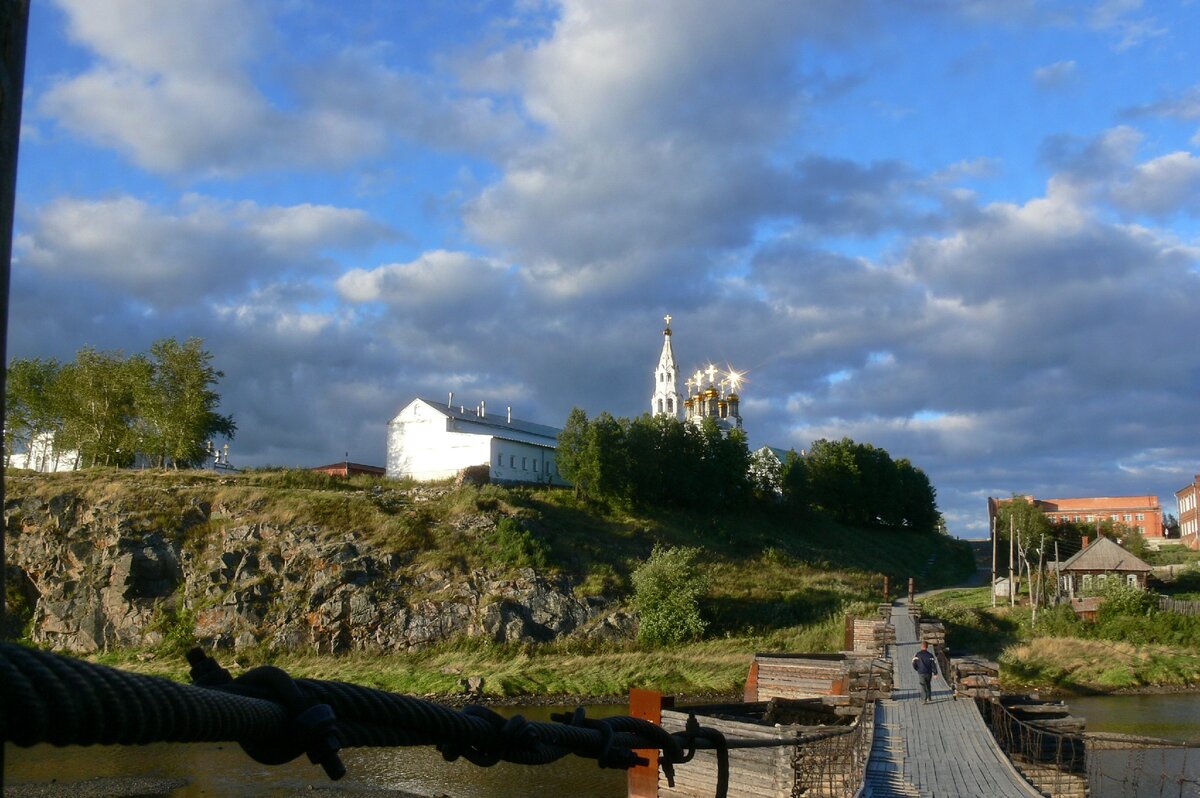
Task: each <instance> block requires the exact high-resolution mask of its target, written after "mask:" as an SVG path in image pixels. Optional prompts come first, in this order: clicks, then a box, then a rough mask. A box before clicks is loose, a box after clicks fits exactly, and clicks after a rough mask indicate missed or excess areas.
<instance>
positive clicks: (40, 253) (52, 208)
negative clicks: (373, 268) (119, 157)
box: [19, 195, 390, 307]
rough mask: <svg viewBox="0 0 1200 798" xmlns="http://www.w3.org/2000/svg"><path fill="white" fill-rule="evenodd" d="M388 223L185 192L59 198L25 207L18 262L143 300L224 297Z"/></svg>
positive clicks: (309, 265)
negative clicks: (153, 198)
mask: <svg viewBox="0 0 1200 798" xmlns="http://www.w3.org/2000/svg"><path fill="white" fill-rule="evenodd" d="M389 235H390V234H389V231H388V230H387V229H386V228H385V227H383V226H382V225H380V224H379V223H377V222H375V221H373V220H371V219H370V218H369V217H368V216H367V215H366V214H365V213H363V212H362V211H357V210H352V209H344V208H331V207H321V206H313V205H299V206H293V207H260V206H258V205H257V204H255V203H252V202H241V203H227V202H221V201H216V200H212V199H208V198H204V197H199V196H196V195H192V196H189V197H186V198H185V199H184V201H183V203H182V204H181V207H180V209H179V211H177V212H174V213H172V212H167V211H164V210H161V209H159V208H156V207H154V206H151V205H149V204H147V203H146V202H144V201H142V200H139V199H136V198H134V197H128V196H124V197H113V198H110V199H102V200H87V199H77V198H62V199H58V200H55V201H53V202H51V203H49V204H48V205H46V206H45V207H43V208H40V209H38V210H37V211H35V212H34V213H33V214H32V219H31V222H30V223H29V225H28V230H27V232H26V233H25V235H24V236H23V237H22V239H21V249H20V251H19V257H20V259H21V263H22V265H23V266H27V267H31V268H34V269H37V270H39V271H41V272H45V273H47V274H53V275H58V276H63V277H70V278H73V279H80V280H85V281H89V282H92V283H95V284H97V285H103V286H108V287H112V288H116V289H120V290H122V291H124V292H126V293H127V294H128V295H129V296H131V297H132V298H135V299H137V300H139V301H141V302H143V303H146V304H148V305H150V306H160V307H161V306H167V307H169V306H178V305H181V304H184V303H190V302H196V301H197V300H202V299H204V298H212V297H224V296H231V295H235V294H237V293H239V292H241V291H245V290H246V289H248V288H249V287H251V286H254V285H261V284H264V283H269V282H270V281H272V280H275V279H278V278H280V277H281V276H282V275H285V274H289V273H290V274H293V275H296V276H302V277H307V276H313V275H319V274H322V273H326V274H327V273H329V272H330V271H332V269H333V268H334V265H333V263H332V262H331V261H329V260H328V259H326V258H325V257H324V256H323V254H322V253H323V252H324V251H326V250H328V249H330V248H361V247H365V246H368V245H370V244H372V243H374V242H377V241H379V240H381V239H383V238H386V237H388V236H389Z"/></svg>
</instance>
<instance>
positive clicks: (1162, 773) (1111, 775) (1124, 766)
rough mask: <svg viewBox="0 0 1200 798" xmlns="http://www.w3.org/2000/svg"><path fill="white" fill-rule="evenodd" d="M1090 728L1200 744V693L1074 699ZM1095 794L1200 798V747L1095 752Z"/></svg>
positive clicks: (1091, 759)
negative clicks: (1191, 741)
mask: <svg viewBox="0 0 1200 798" xmlns="http://www.w3.org/2000/svg"><path fill="white" fill-rule="evenodd" d="M1067 704H1068V706H1070V707H1071V714H1072V715H1076V716H1080V717H1084V718H1086V719H1087V730H1088V731H1089V732H1111V733H1117V734H1136V735H1142V736H1145V737H1161V738H1165V739H1171V740H1193V741H1198V742H1200V694H1197V693H1183V694H1165V695H1122V696H1098V697H1091V698H1071V699H1068V700H1067ZM1088 770H1089V775H1090V782H1091V789H1092V798H1167V796H1170V798H1200V748H1188V749H1171V748H1146V749H1133V750H1118V751H1099V750H1097V751H1091V752H1090V753H1089V754H1088Z"/></svg>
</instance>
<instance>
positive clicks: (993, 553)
mask: <svg viewBox="0 0 1200 798" xmlns="http://www.w3.org/2000/svg"><path fill="white" fill-rule="evenodd" d="M992 606H993V607H995V606H996V516H994V515H993V516H992Z"/></svg>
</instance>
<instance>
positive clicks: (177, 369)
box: [135, 338, 237, 468]
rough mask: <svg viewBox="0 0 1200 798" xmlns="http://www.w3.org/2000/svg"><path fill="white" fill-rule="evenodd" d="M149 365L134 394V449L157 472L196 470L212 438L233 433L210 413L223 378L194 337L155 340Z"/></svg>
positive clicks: (223, 418) (228, 423)
mask: <svg viewBox="0 0 1200 798" xmlns="http://www.w3.org/2000/svg"><path fill="white" fill-rule="evenodd" d="M149 366H150V369H149V372H148V374H147V375H146V378H145V379H142V380H139V381H138V389H137V391H136V394H135V396H136V399H137V407H136V410H137V417H138V422H139V423H138V428H139V431H140V434H139V436H138V437H139V448H140V450H141V451H142V452H143V453H145V454H146V455H148V456H150V457H151V458H152V459H153V460H154V461H155V463H156V464H157V465H159V466H160V467H165V466H166V465H168V464H169V465H171V466H172V467H174V468H179V467H180V466H184V467H187V466H195V465H199V464H200V462H201V461H202V460H203V459H204V457H205V454H206V451H207V450H206V446H205V444H206V443H207V441H208V440H209V439H211V437H212V436H214V435H222V436H224V437H226V438H232V437H233V436H234V433H235V432H236V431H237V425H236V424H235V423H234V421H233V419H232V418H231V417H229V416H223V415H221V414H220V413H217V412H216V407H217V405H218V404H219V403H220V401H221V397H220V395H219V394H218V393H217V392H216V391H215V390H213V387H214V386H215V385H216V384H217V382H218V380H220V378H221V377H224V376H225V375H224V374H223V373H222V372H220V371H218V370H217V369H215V368H213V366H212V354H211V353H209V352H207V351H206V350H205V349H204V348H203V341H201V340H200V339H199V338H189V339H188V340H187V341H186V342H184V343H183V344H180V343H179V342H178V341H177V340H175V339H174V338H164V339H162V340H159V341H155V342H154V344H153V345H152V346H151V347H150V361H149Z"/></svg>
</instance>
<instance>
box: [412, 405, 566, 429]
mask: <svg viewBox="0 0 1200 798" xmlns="http://www.w3.org/2000/svg"><path fill="white" fill-rule="evenodd" d="M417 399H419V400H420V401H422V402H424V403H425V404H427V405H429V406H430V407H432V408H433V409H434V410H437V411H438V412H439V413H441V414H442V415H444V416H447V417H448V418H452V419H455V420H457V421H468V422H470V423H472V424H478V425H480V426H484V427H490V428H492V429H495V430H497V432H496V436H497V437H503V433H504V432H505V431H508V432H524V433H526V434H528V435H540V436H543V437H546V438H555V439H557V438H558V433H560V432H561V431H562V430H560V429H559V428H558V427H551V426H549V425H546V424H537V423H534V422H532V421H524V420H522V419H519V418H513V420H512V421H509V420H508V414H507V413H506V412H501V413H492V412H490V411H489V412H488V414H487V415H484V416H481V415H479V414H478V413H477V412H476V409H475V408H474V407H466V406H464V405H455V406H454V407H450V406H449V405H448V404H446V402H444V401H439V400H437V399H429V398H426V397H424V396H418V397H417Z"/></svg>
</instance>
